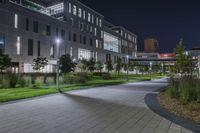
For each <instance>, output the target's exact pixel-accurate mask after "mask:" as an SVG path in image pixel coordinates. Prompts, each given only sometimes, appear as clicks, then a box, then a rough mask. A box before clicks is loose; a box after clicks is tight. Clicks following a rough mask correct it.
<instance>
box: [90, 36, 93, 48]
mask: <svg viewBox="0 0 200 133" xmlns="http://www.w3.org/2000/svg"><path fill="white" fill-rule="evenodd" d="M92 45H93V39H92V38H90V46H92Z"/></svg>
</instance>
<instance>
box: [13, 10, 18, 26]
mask: <svg viewBox="0 0 200 133" xmlns="http://www.w3.org/2000/svg"><path fill="white" fill-rule="evenodd" d="M14 27H15V29H17V28H18V15H17V14H15V22H14Z"/></svg>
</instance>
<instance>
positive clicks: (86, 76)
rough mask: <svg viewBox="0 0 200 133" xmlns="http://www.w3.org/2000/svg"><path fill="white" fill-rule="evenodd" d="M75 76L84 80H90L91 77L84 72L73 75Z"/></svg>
mask: <svg viewBox="0 0 200 133" xmlns="http://www.w3.org/2000/svg"><path fill="white" fill-rule="evenodd" d="M75 75H76V76H80V77H84V78H85V79H86V80H88V79H90V77H91V75H89V74H88V73H86V72H79V73H76V74H75Z"/></svg>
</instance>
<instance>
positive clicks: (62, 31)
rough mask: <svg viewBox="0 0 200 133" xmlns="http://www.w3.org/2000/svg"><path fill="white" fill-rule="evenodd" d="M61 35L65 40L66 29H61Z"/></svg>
mask: <svg viewBox="0 0 200 133" xmlns="http://www.w3.org/2000/svg"><path fill="white" fill-rule="evenodd" d="M61 37H62V39H63V40H65V30H61Z"/></svg>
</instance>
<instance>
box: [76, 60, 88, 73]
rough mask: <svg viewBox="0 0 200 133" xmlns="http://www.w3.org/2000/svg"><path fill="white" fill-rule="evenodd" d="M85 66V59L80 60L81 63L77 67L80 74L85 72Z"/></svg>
mask: <svg viewBox="0 0 200 133" xmlns="http://www.w3.org/2000/svg"><path fill="white" fill-rule="evenodd" d="M87 64H88V61H87V60H86V59H82V60H81V62H80V63H79V65H78V67H79V68H80V69H81V72H82V71H86V70H87Z"/></svg>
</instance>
